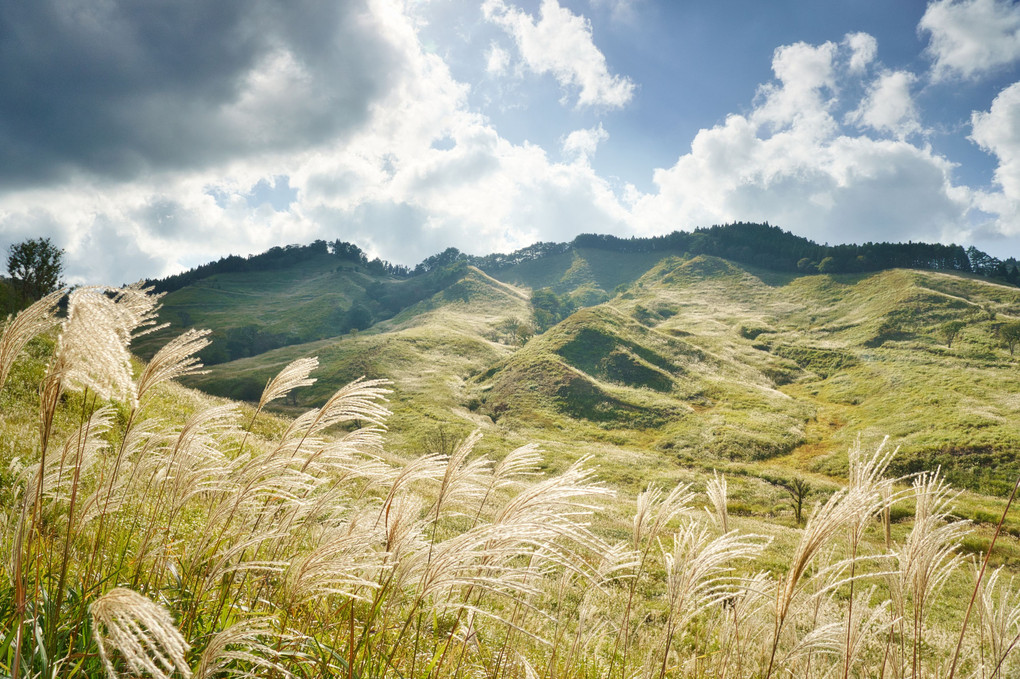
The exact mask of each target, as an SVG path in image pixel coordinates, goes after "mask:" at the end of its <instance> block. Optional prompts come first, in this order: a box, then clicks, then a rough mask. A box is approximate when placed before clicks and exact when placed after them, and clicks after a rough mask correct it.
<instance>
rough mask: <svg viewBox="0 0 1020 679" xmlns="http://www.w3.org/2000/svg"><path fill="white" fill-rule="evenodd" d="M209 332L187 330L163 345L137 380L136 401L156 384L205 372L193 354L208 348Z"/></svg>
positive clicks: (200, 362)
mask: <svg viewBox="0 0 1020 679" xmlns="http://www.w3.org/2000/svg"><path fill="white" fill-rule="evenodd" d="M210 332H211V331H210V330H194V329H192V330H187V331H185V332H184V333H183V334H181V335H179V336H177V337H175V338H174V339H172V340H170V341H169V342H167V343H166V344H164V345H163V347H162V348H161V349H160V350H159V351H157V352H156V355H155V356H153V357H152V360H151V361H149V364H148V365H147V366H145V370H143V371H142V374H141V376H140V377H139V378H138V400H139V401H140V400H142V398H144V397H145V394H146V393H148V391H149V390H150V389H152V388H153V387H155V386H156V385H157V384H162V383H163V382H168V381H170V380H175V379H177V378H179V377H183V376H185V375H198V374H201V373H203V372H205V371H203V370H202V369H201V368H202V361H201V360H200V359H199V358H198V356H196V355H195V354H197V353H198V352H200V351H201V350H202V349H205V348H206V347H207V346H209V338H208V335H209V333H210Z"/></svg>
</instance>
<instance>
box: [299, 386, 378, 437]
mask: <svg viewBox="0 0 1020 679" xmlns="http://www.w3.org/2000/svg"><path fill="white" fill-rule="evenodd" d="M389 384H391V382H390V381H389V380H366V379H364V378H359V379H357V380H355V381H353V382H351V383H350V384H348V385H347V386H345V387H341V388H340V389H339V390H338V391H337V392H336V393H335V394H333V395H332V396H330V397H329V400H327V401H326V403H325V405H323V406H322V407H321V408H314V409H312V410H309V411H308V412H306V413H304V414H303V415H301V416H299V417H298V418H296V419H295V420H294V421H293V422H292V423H291V425H290V427H288V428H287V431H286V433H285V434H284V438H299V439H302V440H303V439H305V438H307V437H309V436H315V435H316V434H318V433H320V432H321V431H322V430H324V429H327V428H329V427H331V426H333V425H335V424H340V423H342V422H353V421H355V420H358V421H361V420H364V421H366V422H369V423H371V424H373V425H375V426H377V427H380V428H385V426H386V418H387V417H389V415H390V411H389V410H388V409H386V407H384V406H382V405H380V401H385V400H386V394H389V393H390V390H389V389H387V388H386V386H387V385H389Z"/></svg>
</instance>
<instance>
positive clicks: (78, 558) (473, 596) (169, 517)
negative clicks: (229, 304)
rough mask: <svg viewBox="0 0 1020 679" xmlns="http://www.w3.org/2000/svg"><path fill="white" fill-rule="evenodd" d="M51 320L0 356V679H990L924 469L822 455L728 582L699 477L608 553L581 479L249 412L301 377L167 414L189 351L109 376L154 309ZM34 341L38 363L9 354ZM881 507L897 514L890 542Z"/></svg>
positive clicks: (470, 441) (980, 600)
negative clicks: (824, 465) (782, 544)
mask: <svg viewBox="0 0 1020 679" xmlns="http://www.w3.org/2000/svg"><path fill="white" fill-rule="evenodd" d="M57 301H58V297H57V296H52V297H50V298H47V299H44V300H42V301H41V302H39V303H38V304H37V305H35V306H33V307H32V308H30V309H28V310H26V311H24V312H22V314H20V315H19V316H17V317H16V318H14V319H12V320H10V321H8V323H7V324H6V325H5V327H4V331H3V336H2V338H0V389H6V390H8V394H16V395H17V397H16V398H15V397H11V396H9V395H8V394H3V395H0V396H2V397H3V398H5V399H7V400H4V401H3V403H5V405H6V410H5V412H4V413H2V417H3V420H0V426H2V427H3V431H4V433H5V436H11V437H12V439H11V440H9V441H7V442H6V443H5V447H4V451H5V452H4V453H3V454H4V455H6V456H8V457H10V459H6V460H4V462H5V463H7V464H6V466H8V467H9V469H10V472H9V475H10V478H11V479H12V483H11V484H9V487H6V488H3V489H0V498H2V504H0V521H2V522H3V528H2V530H0V556H2V558H3V564H4V565H3V573H2V577H0V672H2V673H3V675H5V676H10V677H15V678H17V679H20V678H21V677H56V676H62V677H63V676H100V675H103V674H104V673H105V674H106V675H107V676H110V677H118V676H150V677H172V676H181V677H213V676H231V675H234V676H275V677H289V676H296V677H349V678H351V679H353V678H355V677H359V678H367V677H380V678H381V677H386V676H391V677H455V676H463V677H476V676H477V677H488V678H491V679H501V678H503V677H527V678H529V679H530V678H531V677H537V676H546V677H557V676H561V677H611V678H612V677H620V678H621V679H629V678H630V677H635V676H637V677H658V678H659V679H663V678H664V677H667V676H668V677H733V678H735V679H737V678H744V677H747V678H759V679H761V678H765V679H768V678H770V677H781V676H784V677H785V676H792V677H805V678H807V677H844V678H845V677H862V676H874V677H896V678H901V677H947V676H953V675H954V672H955V676H960V677H964V676H966V677H982V678H984V677H988V678H992V677H1006V676H1015V673H1016V671H1018V666H1017V665H1016V663H1015V662H1014V660H1013V656H1012V654H1011V651H1012V650H1013V647H1014V646H1015V645H1016V643H1017V640H1018V639H1020V592H1018V589H1017V587H1015V586H1014V583H1013V581H1012V580H1011V579H1010V577H1009V576H1008V575H1007V574H1006V573H1005V572H1003V571H994V572H992V573H990V574H988V575H987V576H986V577H983V578H982V577H978V578H976V579H977V582H978V585H973V582H974V580H971V583H972V584H971V585H967V584H966V583H965V580H966V578H967V575H968V573H967V569H966V568H961V565H962V564H963V559H962V557H961V556H960V554H959V553H958V549H959V546H960V544H961V541H962V540H963V538H964V537H965V535H966V534H967V531H968V527H967V525H966V524H965V523H964V522H961V521H958V520H956V519H954V518H953V515H952V513H951V507H952V502H953V500H954V498H955V495H954V494H953V492H952V491H951V490H950V489H949V488H948V487H947V486H946V485H945V483H944V482H943V481H942V480H941V479H940V478H939V477H938V475H937V474H930V473H928V474H922V475H920V476H917V477H916V478H913V479H912V480H911V483H912V485H909V487H908V486H907V485H906V484H904V483H902V482H901V483H899V484H897V483H895V482H894V481H893V480H892V479H889V478H887V475H886V470H887V467H888V464H889V462H890V458H891V454H889V453H888V452H885V449H884V447H883V448H880V449H879V450H878V451H877V452H876V453H875V454H874V455H871V456H868V455H865V454H863V453H861V451H860V450H859V448H858V449H855V450H852V451H851V455H850V460H849V472H850V473H849V484H848V486H847V487H846V488H845V489H843V490H840V491H838V492H836V493H834V494H832V495H831V496H830V497H829V498H828V499H827V500H826V501H825V502H824V503H823V504H821V505H820V506H819V507H818V508H817V509H816V510H815V512H814V513H813V514H812V516H811V518H810V519H809V520H808V521H807V523H806V525H805V527H804V528H803V530H800V531H798V532H797V534H796V535H795V536H794V537H793V538H792V541H791V545H793V547H792V548H791V549H790V550H788V556H787V557H786V559H787V560H786V564H785V569H781V570H779V571H777V572H774V573H770V572H766V571H760V570H758V568H756V563H757V560H759V559H760V558H761V557H762V555H763V553H764V552H765V550H766V549H767V548H768V546H769V543H770V538H769V537H767V536H762V535H757V534H753V533H745V532H742V531H741V530H740V529H739V526H740V525H741V521H740V520H738V519H737V518H736V517H730V516H729V515H728V512H727V499H726V482H725V479H724V478H723V477H717V476H716V477H713V479H712V480H711V481H710V482H709V484H708V493H707V497H706V498H704V499H699V495H698V494H697V493H696V492H695V489H694V488H693V487H692V486H689V485H679V486H677V487H675V488H672V489H669V490H662V489H658V488H655V487H651V488H648V489H646V490H645V491H644V492H642V493H640V494H638V496H637V497H636V499H635V502H634V505H633V508H632V509H629V510H628V511H629V513H630V514H631V516H632V519H631V520H630V521H629V522H628V523H629V537H628V538H627V539H625V540H622V541H621V540H617V541H610V540H609V539H607V538H606V537H605V536H604V535H601V534H599V533H598V532H596V531H595V530H593V529H592V528H591V526H590V523H591V521H592V518H593V514H594V513H595V512H599V511H602V510H607V511H609V510H613V511H617V510H619V507H620V506H621V504H622V501H620V500H617V499H616V498H615V496H614V494H613V493H612V492H611V491H610V490H609V489H607V488H606V487H604V486H603V485H601V484H600V483H598V482H597V481H596V479H595V477H594V474H593V472H591V471H589V470H587V469H585V466H584V462H583V461H582V462H580V463H578V464H574V465H573V466H571V467H569V468H568V469H567V470H566V471H564V472H562V473H561V474H559V475H557V476H553V477H541V476H539V475H538V472H537V470H538V467H539V464H540V455H539V452H538V451H537V449H536V448H535V447H534V446H524V447H521V448H518V449H516V450H514V451H511V452H509V453H506V454H505V456H503V457H502V459H500V460H499V461H498V462H496V461H494V460H490V459H488V458H486V457H484V456H480V455H477V454H475V452H474V449H475V446H476V443H477V442H478V439H479V437H480V435H479V434H477V433H476V434H473V435H471V436H469V437H467V438H466V439H464V440H463V441H462V442H461V443H460V444H459V445H458V446H457V447H456V449H455V450H454V451H453V452H452V453H449V454H437V453H426V454H424V455H420V456H417V457H412V458H409V459H403V460H402V459H401V458H399V457H397V456H392V455H390V454H389V453H387V451H385V449H384V447H383V439H382V434H383V433H384V427H385V420H386V417H387V415H388V414H389V413H388V411H387V409H386V407H385V405H384V403H385V396H386V394H387V388H386V387H387V385H386V384H385V383H383V382H380V381H366V380H358V381H355V382H353V383H351V384H349V385H347V386H345V387H343V388H341V389H340V390H338V391H337V392H335V393H334V394H333V395H331V396H330V397H329V398H328V399H327V400H326V401H325V403H324V404H323V405H322V406H321V407H319V408H315V409H313V410H310V411H308V412H306V413H304V414H303V415H301V416H299V417H297V418H296V419H294V420H293V421H291V422H289V423H279V421H276V420H273V419H271V418H269V416H267V415H265V414H263V410H264V408H265V407H266V406H267V405H268V404H269V403H271V402H273V401H277V400H278V399H282V398H284V397H285V396H286V395H287V394H288V393H290V392H291V391H292V390H294V389H296V388H300V387H305V386H308V385H310V384H311V383H312V382H313V381H314V380H313V378H312V377H310V375H311V373H312V371H313V370H314V369H315V368H316V367H317V361H316V359H309V358H306V359H300V360H298V361H295V362H294V363H292V364H290V365H289V366H287V367H286V368H285V369H284V370H283V371H282V372H281V373H280V374H279V375H278V376H277V377H275V378H274V379H272V380H270V381H269V383H268V384H267V385H266V388H265V390H264V392H263V393H262V396H261V398H260V400H259V401H258V403H257V406H256V407H255V408H254V409H253V410H251V411H250V412H244V414H243V415H242V411H241V409H240V408H239V407H238V406H236V405H234V404H230V403H214V402H211V401H208V400H206V399H197V400H193V401H192V402H191V404H190V405H189V404H187V403H185V402H184V399H183V398H180V399H178V400H175V395H178V396H179V395H180V394H182V393H183V392H182V391H181V390H180V388H179V387H176V386H175V385H173V384H171V381H172V380H173V379H175V378H177V377H180V376H183V375H187V374H191V373H194V372H195V371H197V370H198V369H199V368H200V365H199V363H198V361H197V359H196V358H195V355H196V354H197V352H199V351H201V350H202V349H203V348H204V347H205V346H206V344H207V338H206V336H205V333H204V332H201V331H188V332H186V333H184V334H183V335H181V336H180V337H178V338H177V339H174V340H172V341H170V342H169V343H168V344H167V345H165V346H164V347H163V348H162V349H161V350H160V351H159V352H158V353H156V354H155V355H154V356H153V358H152V360H151V361H150V362H149V364H148V365H146V366H145V367H144V368H142V369H141V370H140V371H135V370H133V365H132V359H131V355H130V353H129V351H128V349H129V344H130V342H131V340H132V339H133V338H134V337H137V336H138V335H139V333H144V332H146V331H147V330H149V329H151V328H152V327H154V324H155V313H156V309H157V301H158V300H157V299H156V298H154V297H153V296H150V295H148V294H146V292H145V290H143V289H141V288H137V287H130V288H125V289H123V290H120V291H107V290H102V289H80V290H76V291H75V292H73V293H71V295H70V299H69V304H68V311H67V317H66V318H65V319H64V320H63V321H59V320H58V319H57V318H56V316H55V306H56V302H57ZM46 334H49V335H50V336H55V337H56V341H55V343H53V344H52V350H50V351H43V350H40V349H39V348H38V347H37V348H36V349H35V350H32V351H24V350H25V348H26V347H27V346H30V345H29V343H30V342H31V340H32V338H33V337H35V336H37V335H46ZM43 346H49V345H46V344H45V343H43ZM40 366H43V367H40ZM136 372H138V375H137V376H136V375H135V373H136ZM33 380H34V381H35V383H34V384H31V385H27V384H26V383H27V382H29V381H33ZM9 381H10V382H11V384H5V383H6V382H9ZM15 382H17V384H15ZM28 386H30V387H31V388H26V387H28ZM33 395H34V397H33ZM30 398H31V399H33V400H31V401H30V400H29V399H30ZM29 420H31V426H28V425H27V424H26V423H27V422H28V421H29ZM5 473H8V472H5ZM705 503H707V506H709V507H711V508H712V510H711V512H710V513H708V514H706V513H705V512H704V511H703V509H702V507H701V505H702V504H705ZM897 503H905V504H908V505H910V506H913V507H915V510H914V521H913V525H912V527H911V528H909V530H906V531H905V532H901V531H900V526H895V528H896V530H897V535H896V537H897V539H895V540H894V539H893V528H894V526H893V525H892V524H891V520H890V517H891V515H892V511H891V510H892V508H893V506H894V505H895V504H897ZM628 504H629V503H628ZM734 524H736V525H737V526H738V527H737V529H734V530H731V529H730V527H731V526H732V525H734ZM983 572H984V571H983V570H982V573H983ZM961 583H964V584H963V585H962V587H961ZM971 589H973V591H974V594H975V596H974V599H973V603H974V608H973V615H972V616H970V617H971V619H972V620H973V623H972V625H971V626H970V628H967V627H966V623H965V622H964V621H963V618H964V615H963V610H964V609H966V610H967V612H968V613H970V610H971V609H970V608H968V607H967V606H966V605H965V604H964V603H963V602H964V600H965V599H966V594H965V595H963V597H962V598H961V599H960V600H959V601H957V600H955V599H953V598H951V597H955V596H959V594H960V592H961V591H964V590H966V591H967V592H968V593H969V592H970V590H971ZM936 608H941V609H956V616H955V617H954V616H953V615H941V616H938V617H936V616H933V615H932V611H933V610H934V609H936ZM961 630H962V632H961ZM958 637H959V639H960V649H962V650H961V651H960V652H957V651H956V650H954V649H955V648H956V645H957V643H956V640H957V638H958Z"/></svg>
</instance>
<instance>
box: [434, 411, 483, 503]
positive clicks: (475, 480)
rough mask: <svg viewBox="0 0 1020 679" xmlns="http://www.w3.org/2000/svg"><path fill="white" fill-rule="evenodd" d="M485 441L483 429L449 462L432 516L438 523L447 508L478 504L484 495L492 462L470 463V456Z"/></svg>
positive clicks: (458, 450) (451, 457) (459, 447)
mask: <svg viewBox="0 0 1020 679" xmlns="http://www.w3.org/2000/svg"><path fill="white" fill-rule="evenodd" d="M481 438H482V432H481V430H480V429H476V430H475V431H473V432H472V433H471V434H470V435H469V436H468V437H467V438H466V439H464V440H463V441H462V442H461V443H460V445H459V446H457V449H456V450H455V451H454V452H453V454H452V455H450V457H449V458H448V459H447V461H446V470H445V471H444V472H443V478H442V479H441V480H440V483H439V491H438V493H437V494H436V499H435V502H433V504H432V509H431V510H430V513H431V514H433V518H434V520H436V521H438V520H439V516H440V513H441V512H442V510H443V509H444V508H445V506H446V505H450V504H457V503H464V502H469V501H471V500H474V501H478V500H479V499H481V498H483V497H484V496H485V488H484V485H483V483H482V478H483V476H484V474H485V472H487V471H488V470H489V467H490V464H491V463H490V462H489V460H487V459H484V458H481V459H476V460H473V461H471V462H467V457H468V455H470V454H471V451H472V450H474V447H475V445H476V444H477V443H478V441H479V440H481Z"/></svg>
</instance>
